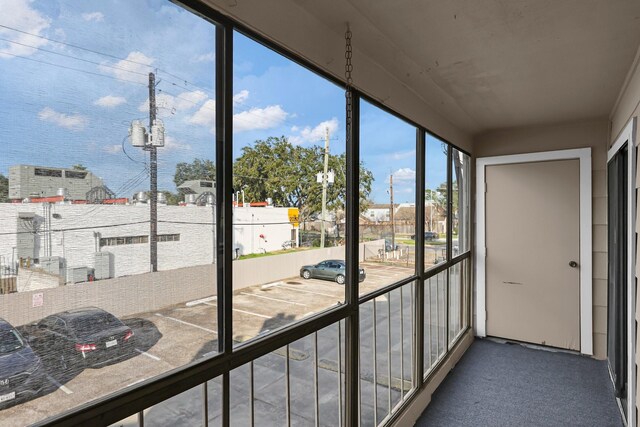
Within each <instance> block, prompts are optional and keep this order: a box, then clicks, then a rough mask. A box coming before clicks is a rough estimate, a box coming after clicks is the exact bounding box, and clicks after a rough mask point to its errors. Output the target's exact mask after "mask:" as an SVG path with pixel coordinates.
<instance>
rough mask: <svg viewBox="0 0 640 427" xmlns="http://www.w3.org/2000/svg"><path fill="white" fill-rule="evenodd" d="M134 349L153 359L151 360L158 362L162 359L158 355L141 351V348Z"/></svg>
mask: <svg viewBox="0 0 640 427" xmlns="http://www.w3.org/2000/svg"><path fill="white" fill-rule="evenodd" d="M135 351H137V352H138V353H140V354H141V355H143V356H147V357H148V358H149V359H153V360H156V361H158V362H159V361H161V360H162V359H160V358H159V357H158V356H154V355H153V354H149V353H147V352H146V351H142V350H140V349H137V348H136V349H135Z"/></svg>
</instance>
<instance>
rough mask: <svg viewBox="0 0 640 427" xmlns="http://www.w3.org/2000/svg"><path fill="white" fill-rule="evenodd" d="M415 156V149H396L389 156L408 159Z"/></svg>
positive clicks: (395, 158)
mask: <svg viewBox="0 0 640 427" xmlns="http://www.w3.org/2000/svg"><path fill="white" fill-rule="evenodd" d="M415 156H416V150H407V151H396V152H395V153H391V158H392V159H393V160H402V159H408V158H411V157H415Z"/></svg>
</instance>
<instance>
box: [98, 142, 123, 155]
mask: <svg viewBox="0 0 640 427" xmlns="http://www.w3.org/2000/svg"><path fill="white" fill-rule="evenodd" d="M102 151H104V152H105V153H109V154H118V153H121V152H122V145H118V144H116V145H107V146H104V147H102Z"/></svg>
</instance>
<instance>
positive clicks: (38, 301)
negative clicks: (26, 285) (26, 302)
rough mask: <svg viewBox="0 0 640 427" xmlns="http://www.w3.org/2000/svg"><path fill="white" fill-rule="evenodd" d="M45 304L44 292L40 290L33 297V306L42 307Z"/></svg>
mask: <svg viewBox="0 0 640 427" xmlns="http://www.w3.org/2000/svg"><path fill="white" fill-rule="evenodd" d="M43 305H44V294H43V293H42V292H38V293H37V294H33V295H32V297H31V306H32V307H42V306H43Z"/></svg>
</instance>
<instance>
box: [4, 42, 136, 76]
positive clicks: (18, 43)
mask: <svg viewBox="0 0 640 427" xmlns="http://www.w3.org/2000/svg"><path fill="white" fill-rule="evenodd" d="M0 41H4V42H7V43H13V44H17V45H20V46H24V47H28V48H31V49H37V50H40V51H42V52H47V53H50V54H53V55H59V56H64V57H65V58H71V59H76V60H78V61H83V62H87V63H89V64H94V65H98V66H100V67H108V68H113V69H116V70H121V71H125V72H127V73H132V74H139V75H141V76H145V77H146V76H147V74H146V73H141V72H139V71H134V70H127V69H126V68H122V67H116V66H115V65H110V64H101V63H99V62H95V61H90V60H88V59H84V58H80V57H78V56H73V55H67V54H66V53H61V52H56V51H53V50H48V49H43V48H41V47H37V46H31V45H28V44H25V43H20V42H16V41H13V40H8V39H4V38H2V37H0Z"/></svg>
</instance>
